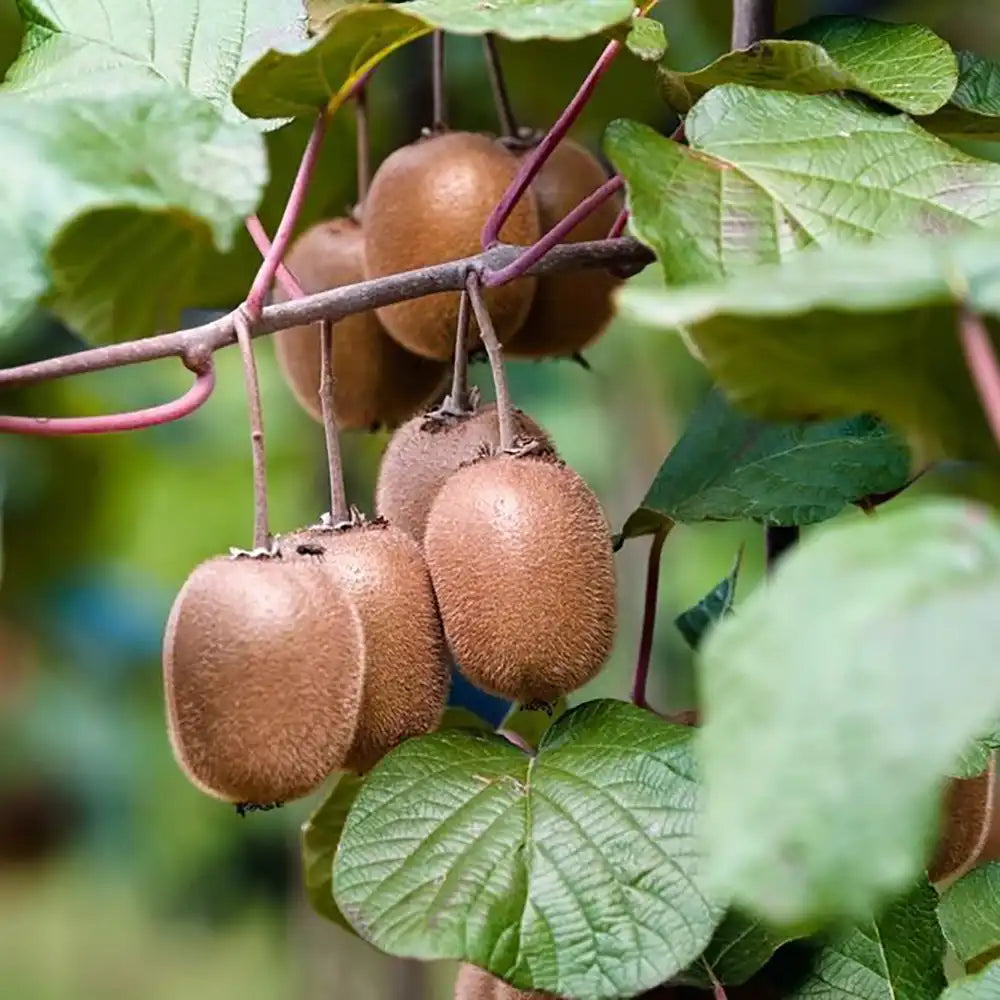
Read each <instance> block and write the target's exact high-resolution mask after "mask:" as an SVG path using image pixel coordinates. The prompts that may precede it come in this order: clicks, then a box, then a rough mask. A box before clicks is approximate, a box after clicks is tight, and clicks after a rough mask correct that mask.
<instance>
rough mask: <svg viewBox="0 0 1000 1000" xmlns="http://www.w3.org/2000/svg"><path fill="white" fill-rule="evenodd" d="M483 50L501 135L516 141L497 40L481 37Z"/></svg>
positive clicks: (515, 121)
mask: <svg viewBox="0 0 1000 1000" xmlns="http://www.w3.org/2000/svg"><path fill="white" fill-rule="evenodd" d="M483 49H484V51H485V54H486V69H487V70H488V72H489V75H490V89H491V90H492V91H493V103H494V104H495V105H496V109H497V119H498V120H499V122H500V132H501V134H502V135H505V136H509V137H510V138H511V139H516V138H517V135H518V130H517V119H516V118H515V117H514V109H513V108H512V107H511V103H510V94H509V93H508V92H507V81H506V80H505V79H504V75H503V66H502V65H501V63H500V53H499V51H498V50H497V40H496V37H495V36H494V35H484V36H483Z"/></svg>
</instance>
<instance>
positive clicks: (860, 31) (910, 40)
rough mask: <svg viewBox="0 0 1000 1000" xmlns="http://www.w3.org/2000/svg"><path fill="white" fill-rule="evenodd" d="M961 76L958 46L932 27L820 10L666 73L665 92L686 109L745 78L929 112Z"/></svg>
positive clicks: (764, 84)
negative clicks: (699, 65) (850, 93)
mask: <svg viewBox="0 0 1000 1000" xmlns="http://www.w3.org/2000/svg"><path fill="white" fill-rule="evenodd" d="M957 82H958V70H957V66H956V60H955V54H954V53H953V52H952V50H951V47H950V46H949V45H948V43H947V42H946V41H944V39H942V38H939V37H938V36H937V35H935V34H934V32H933V31H931V30H930V28H925V27H924V26H923V25H920V24H887V23H885V22H882V21H874V20H868V19H866V18H862V17H849V16H839V15H831V16H827V17H818V18H814V19H813V20H811V21H808V22H807V23H806V24H804V25H802V26H800V27H799V28H797V29H796V30H795V31H792V32H788V33H786V35H785V36H784V38H782V39H779V40H768V41H762V42H758V43H757V44H756V45H753V46H751V47H750V48H748V49H743V50H738V51H735V52H729V53H727V54H726V55H724V56H721V57H720V58H718V59H716V60H715V62H713V63H711V64H710V65H708V66H705V67H704V68H703V69H700V70H696V71H694V72H692V73H674V72H670V71H669V70H665V71H663V73H662V76H661V83H662V86H663V90H664V95H665V96H666V98H667V100H668V101H669V102H670V103H671V104H673V105H674V107H676V108H677V109H678V110H679V111H687V110H688V109H689V108H690V107H691V105H692V104H693V103H694V102H695V101H696V100H697V99H698V98H699V97H701V96H702V95H703V94H704V93H705V92H706V91H708V90H709V89H711V88H712V87H716V86H719V85H720V84H724V83H745V84H750V85H751V86H754V87H766V88H771V89H774V90H786V91H793V92H795V93H800V94H821V93H825V92H828V91H838V90H854V91H858V92H860V93H863V94H868V95H869V96H871V97H874V98H876V99H878V100H880V101H884V102H885V103H887V104H892V105H894V106H895V107H897V108H900V109H902V110H903V111H907V112H909V113H910V114H915V115H921V114H922V115H926V114H930V113H931V112H933V111H936V110H937V109H938V108H940V107H941V106H942V105H943V104H944V103H945V102H946V101H947V100H948V98H949V97H951V96H952V91H953V90H954V89H955V85H956V83H957Z"/></svg>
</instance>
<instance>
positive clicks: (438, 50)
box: [431, 29, 448, 132]
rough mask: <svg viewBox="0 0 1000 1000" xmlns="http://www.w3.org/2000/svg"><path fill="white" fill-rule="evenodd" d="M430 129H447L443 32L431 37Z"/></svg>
mask: <svg viewBox="0 0 1000 1000" xmlns="http://www.w3.org/2000/svg"><path fill="white" fill-rule="evenodd" d="M431 101H432V111H431V118H432V120H431V129H432V130H433V131H434V132H444V131H445V129H447V127H448V111H447V107H446V104H445V97H444V32H443V31H441V30H440V29H438V30H436V31H435V32H434V34H433V35H432V36H431Z"/></svg>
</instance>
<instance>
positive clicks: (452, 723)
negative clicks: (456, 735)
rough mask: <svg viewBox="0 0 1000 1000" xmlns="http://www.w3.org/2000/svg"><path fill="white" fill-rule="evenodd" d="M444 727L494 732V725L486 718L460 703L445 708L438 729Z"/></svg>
mask: <svg viewBox="0 0 1000 1000" xmlns="http://www.w3.org/2000/svg"><path fill="white" fill-rule="evenodd" d="M442 729H472V730H475V731H477V732H481V733H492V732H493V727H492V726H491V725H490V724H489V723H488V722H487V721H486V720H485V719H484V718H482V717H481V716H478V715H476V713H475V712H472V711H470V710H469V709H467V708H462V707H461V706H459V705H449V706H448V707H447V708H446V709H445V710H444V716H443V717H442V719H441V724H440V725H439V726H438V731H440V730H442Z"/></svg>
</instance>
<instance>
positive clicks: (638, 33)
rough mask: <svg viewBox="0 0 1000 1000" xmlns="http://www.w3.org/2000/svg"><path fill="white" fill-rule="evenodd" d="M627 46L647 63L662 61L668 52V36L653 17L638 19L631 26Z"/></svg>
mask: <svg viewBox="0 0 1000 1000" xmlns="http://www.w3.org/2000/svg"><path fill="white" fill-rule="evenodd" d="M625 44H626V45H627V46H628V50H629V52H631V53H632V55H634V56H638V57H639V58H640V59H642V60H644V61H646V62H655V61H656V60H657V59H662V58H663V53H664V52H666V51H667V36H666V34H665V33H664V31H663V25H662V24H661V23H660V22H659V21H656V20H654V19H653V18H651V17H636V18H633V19H632V22H631V24H630V25H629V28H628V33H627V34H626V35H625Z"/></svg>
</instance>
